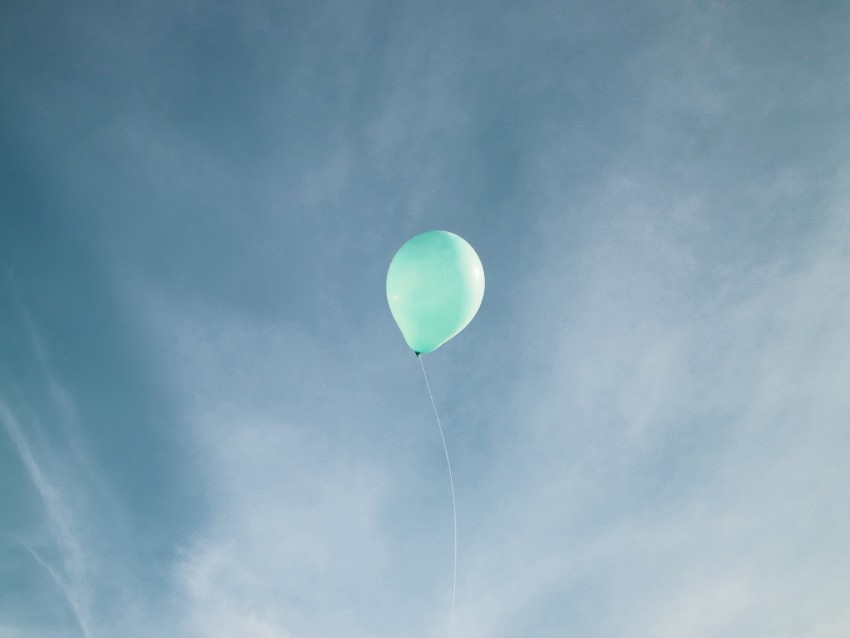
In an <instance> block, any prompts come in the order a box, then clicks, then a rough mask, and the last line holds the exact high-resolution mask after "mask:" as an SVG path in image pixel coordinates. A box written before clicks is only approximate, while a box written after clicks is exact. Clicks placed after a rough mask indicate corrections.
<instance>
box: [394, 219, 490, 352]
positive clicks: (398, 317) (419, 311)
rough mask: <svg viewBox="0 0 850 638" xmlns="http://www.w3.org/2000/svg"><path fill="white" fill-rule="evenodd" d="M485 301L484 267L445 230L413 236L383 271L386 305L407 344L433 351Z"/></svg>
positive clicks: (468, 247)
mask: <svg viewBox="0 0 850 638" xmlns="http://www.w3.org/2000/svg"><path fill="white" fill-rule="evenodd" d="M483 298H484V267H483V266H482V265H481V260H480V259H479V258H478V255H477V254H476V252H475V250H474V249H473V248H472V246H470V245H469V244H468V243H467V242H466V240H465V239H463V238H462V237H458V236H457V235H455V234H454V233H450V232H447V231H445V230H432V231H429V232H427V233H422V234H421V235H416V237H414V238H413V239H410V240H409V241H408V242H407V243H406V244H404V246H402V247H401V248H399V250H398V252H397V253H396V254H395V257H393V260H392V262H391V263H390V268H389V271H388V272H387V301H388V302H389V304H390V311H391V312H392V313H393V318H394V319H395V322H396V323H397V324H398V327H399V328H400V329H401V334H402V335H404V340H405V341H407V345H409V346H410V348H411V349H412V350H413V351H414V352H415V353H416V354H417V355H419V354H424V353H426V352H432V351H434V350H436V349H437V348H439V347H440V346H441V345H443V344H444V343H445V342H446V341H448V340H449V339H451V338H452V337H454V336H455V335H456V334H457V333H459V332H460V331H461V330H463V329H464V328H465V327H466V326H467V325H468V324H469V322H470V321H472V318H473V317H474V316H475V313H476V312H478V308H479V307H480V306H481V300H482V299H483Z"/></svg>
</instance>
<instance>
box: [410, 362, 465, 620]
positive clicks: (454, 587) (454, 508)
mask: <svg viewBox="0 0 850 638" xmlns="http://www.w3.org/2000/svg"><path fill="white" fill-rule="evenodd" d="M416 358H417V359H419V365H420V366H421V367H422V376H423V377H425V387H426V388H428V396H429V397H430V399H431V407H433V408H434V416H435V417H437V427H438V428H439V430H440V439H441V440H442V441H443V452H445V453H446V466H447V467H448V468H449V485H451V488H452V520H453V522H454V546H455V547H454V550H455V551H454V566H453V568H452V610H451V614H449V633H448V635H449V636H451V635H452V624H453V623H454V617H455V592H456V591H457V505H456V504H455V482H454V479H453V478H452V462H451V461H450V460H449V448H448V447H447V446H446V437H445V436H443V425H442V423H440V415H439V414H438V413H437V404H436V403H434V394H433V393H432V392H431V384H430V383H429V382H428V374H427V373H426V372H425V364H424V363H423V361H422V357H421V356H420V355H419V354H417V355H416Z"/></svg>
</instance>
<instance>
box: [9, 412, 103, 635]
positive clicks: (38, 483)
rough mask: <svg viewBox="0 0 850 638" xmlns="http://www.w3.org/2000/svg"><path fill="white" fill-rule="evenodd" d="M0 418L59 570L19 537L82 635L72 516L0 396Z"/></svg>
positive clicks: (83, 613)
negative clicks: (38, 503) (38, 505)
mask: <svg viewBox="0 0 850 638" xmlns="http://www.w3.org/2000/svg"><path fill="white" fill-rule="evenodd" d="M0 420H2V422H3V425H4V428H5V430H6V433H7V434H8V435H9V438H10V439H11V440H12V442H13V443H14V445H15V448H16V449H17V451H18V456H19V458H20V460H21V463H22V464H23V466H24V467H25V468H26V471H27V474H28V475H29V478H30V480H31V481H32V483H33V485H34V486H35V488H36V490H37V492H38V495H39V496H40V497H41V500H42V503H43V505H44V510H45V513H46V514H47V519H48V521H49V525H50V528H51V530H52V531H53V536H54V539H55V541H56V544H57V546H58V547H59V549H60V552H61V557H62V567H61V572H60V570H59V569H57V568H56V567H54V566H51V565H50V564H49V563H48V562H47V561H45V560H44V559H43V558H42V557H41V556H40V555H39V553H38V552H37V551H36V550H35V549H34V548H32V547H31V546H30V545H29V544H27V543H25V542H23V541H21V543H22V545H23V546H24V547H25V548H26V549H27V551H28V552H29V553H30V555H31V556H32V557H33V558H34V559H35V560H36V561H37V562H38V563H39V565H41V566H42V567H43V568H44V569H45V570H46V571H47V572H48V573H49V574H50V577H51V578H52V580H53V582H54V583H55V584H56V586H57V587H58V588H59V589H60V590H61V592H62V594H63V596H64V597H65V599H66V600H67V601H68V605H69V606H70V608H71V610H72V611H73V614H74V617H75V618H76V620H77V623H78V625H79V628H80V631H81V632H82V633H83V635H84V636H86V638H88V637H89V636H91V633H90V630H89V625H90V622H89V600H88V593H89V592H88V591H87V588H86V587H85V584H84V583H85V580H86V577H87V573H86V565H85V560H84V556H83V549H82V546H81V544H80V541H79V538H78V536H77V533H76V530H75V522H74V516H73V513H72V511H71V509H70V508H69V507H68V505H67V503H66V499H65V498H64V497H63V495H62V493H61V492H60V490H59V489H58V488H57V487H56V486H55V485H54V484H53V483H52V482H51V481H50V480H49V479H48V477H47V476H46V475H45V473H44V471H43V470H42V468H41V467H40V466H39V464H38V462H37V461H36V459H35V456H34V455H33V453H32V450H31V449H30V446H29V444H28V443H27V440H26V438H25V437H24V434H23V432H22V430H21V427H20V425H19V423H18V420H17V418H16V417H15V415H14V414H13V413H12V411H11V410H10V409H9V406H8V405H6V403H5V401H2V400H0Z"/></svg>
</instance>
